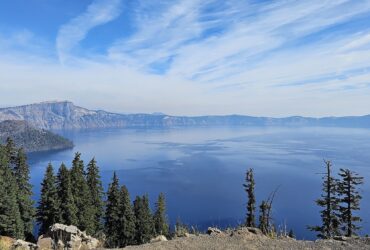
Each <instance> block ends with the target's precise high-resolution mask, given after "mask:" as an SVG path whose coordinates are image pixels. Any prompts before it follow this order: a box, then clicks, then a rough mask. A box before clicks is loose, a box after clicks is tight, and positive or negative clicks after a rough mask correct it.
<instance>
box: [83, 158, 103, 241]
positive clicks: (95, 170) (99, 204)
mask: <svg viewBox="0 0 370 250" xmlns="http://www.w3.org/2000/svg"><path fill="white" fill-rule="evenodd" d="M86 181H87V186H88V189H89V192H90V197H91V199H90V202H91V209H92V214H93V219H92V223H91V224H92V225H91V227H92V228H91V229H92V230H91V231H92V233H93V234H94V235H96V234H97V233H98V232H101V231H102V230H103V225H102V218H103V215H104V202H103V196H104V189H103V185H102V182H101V180H100V175H99V167H98V165H97V164H96V160H95V158H93V159H92V160H91V161H90V162H89V164H88V165H87V174H86Z"/></svg>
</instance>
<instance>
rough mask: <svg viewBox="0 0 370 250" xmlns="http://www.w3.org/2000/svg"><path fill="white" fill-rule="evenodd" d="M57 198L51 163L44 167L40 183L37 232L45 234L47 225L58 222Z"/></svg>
mask: <svg viewBox="0 0 370 250" xmlns="http://www.w3.org/2000/svg"><path fill="white" fill-rule="evenodd" d="M59 205H60V204H59V200H58V190H57V186H56V177H55V175H54V169H53V166H52V165H51V163H49V165H48V167H47V168H46V172H45V175H44V179H43V181H42V183H41V199H40V201H39V205H38V207H37V222H38V223H39V224H40V229H39V234H40V235H41V234H45V233H46V232H47V231H48V229H49V227H50V226H52V225H53V224H55V223H57V222H59V214H60V213H61V212H62V211H59Z"/></svg>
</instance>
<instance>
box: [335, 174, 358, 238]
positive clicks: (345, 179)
mask: <svg viewBox="0 0 370 250" xmlns="http://www.w3.org/2000/svg"><path fill="white" fill-rule="evenodd" d="M339 175H340V176H341V177H342V179H341V181H340V182H339V183H338V194H339V197H340V202H341V205H340V206H339V211H340V219H341V222H342V230H343V231H344V232H345V235H346V236H347V237H351V236H352V235H356V231H358V230H359V229H360V228H361V227H360V226H358V225H356V222H360V221H361V218H360V217H358V216H355V215H353V212H354V211H357V210H360V200H361V199H362V197H361V195H360V194H359V191H358V187H357V186H358V185H361V184H363V179H364V178H363V177H361V176H359V175H358V174H357V173H355V172H352V171H350V170H349V169H340V172H339Z"/></svg>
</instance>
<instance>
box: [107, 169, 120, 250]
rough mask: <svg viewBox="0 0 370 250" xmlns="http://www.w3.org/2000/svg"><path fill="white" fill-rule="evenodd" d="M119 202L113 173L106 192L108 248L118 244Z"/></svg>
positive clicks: (117, 186) (115, 177) (116, 179)
mask: <svg viewBox="0 0 370 250" xmlns="http://www.w3.org/2000/svg"><path fill="white" fill-rule="evenodd" d="M120 204H121V196H120V191H119V182H118V178H117V175H116V173H115V172H114V174H113V180H112V183H111V184H110V185H109V188H108V193H107V203H106V213H105V233H106V236H107V238H106V245H107V246H108V247H110V248H116V247H119V245H120V233H119V230H118V229H119V227H120V223H121V221H120V215H121V211H120Z"/></svg>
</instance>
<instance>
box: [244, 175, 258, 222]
mask: <svg viewBox="0 0 370 250" xmlns="http://www.w3.org/2000/svg"><path fill="white" fill-rule="evenodd" d="M254 186H255V182H254V175H253V169H251V168H250V169H249V170H248V171H247V173H246V177H245V184H243V187H244V190H245V192H246V193H247V196H248V203H247V216H246V221H245V225H246V226H247V227H255V226H256V222H255V210H256V197H255V195H254Z"/></svg>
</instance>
